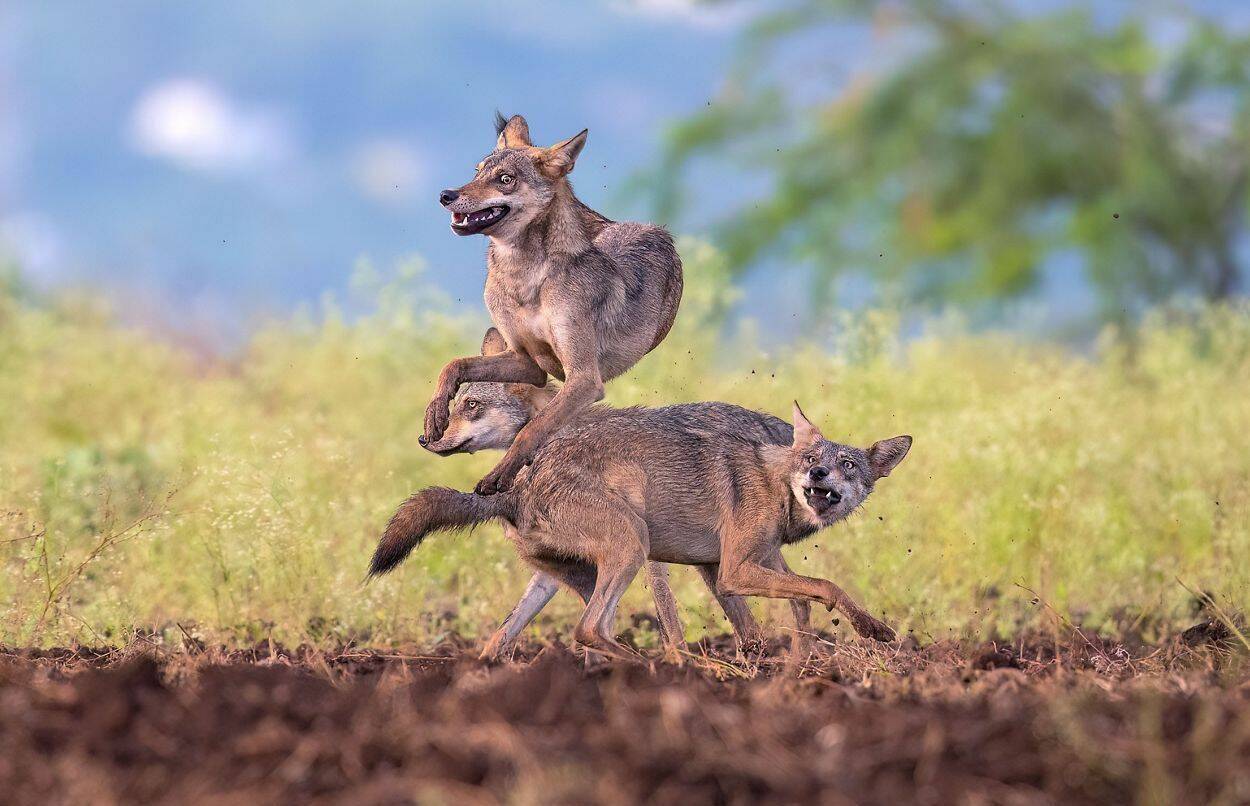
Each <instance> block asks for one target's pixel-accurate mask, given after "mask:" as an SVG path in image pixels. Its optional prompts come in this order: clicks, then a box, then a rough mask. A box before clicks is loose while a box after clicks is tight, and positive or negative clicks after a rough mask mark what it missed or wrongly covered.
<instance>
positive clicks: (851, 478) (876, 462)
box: [790, 402, 911, 527]
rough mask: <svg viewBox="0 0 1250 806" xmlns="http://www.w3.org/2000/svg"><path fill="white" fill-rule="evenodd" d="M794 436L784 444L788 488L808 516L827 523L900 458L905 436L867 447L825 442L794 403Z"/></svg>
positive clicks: (903, 453)
mask: <svg viewBox="0 0 1250 806" xmlns="http://www.w3.org/2000/svg"><path fill="white" fill-rule="evenodd" d="M793 419H794V441H793V443H792V444H791V446H790V458H791V468H790V490H791V491H792V492H793V494H794V497H795V499H797V500H798V502H799V505H800V507H801V508H803V510H804V511H806V512H807V514H808V517H809V518H811V519H812V521H813V522H814V523H815V524H816V525H818V526H820V527H824V526H828V525H829V524H831V523H834V522H835V521H839V520H841V519H843V518H845V517H846V516H847V515H850V514H851V513H852V512H854V511H855V508H856V507H858V506H859V505H860V504H862V503H864V499H865V498H867V497H868V494H869V493H871V492H872V488H873V485H875V484H876V483H877V481H878V480H880V479H882V478H885V477H886V476H888V475H890V471H891V470H893V469H894V468H895V467H897V466H898V463H899V462H901V461H903V457H904V456H906V455H907V451H908V450H909V449H910V448H911V437H908V436H902V437H894V438H892V439H884V440H881V441H880V442H874V443H873V444H872V447H870V448H867V449H861V448H853V447H851V446H850V445H839V444H838V443H836V442H830V441H829V440H827V439H825V437H824V436H823V435H822V434H821V433H820V429H818V428H817V427H816V426H814V425H812V423H811V421H810V420H808V419H807V417H806V416H804V414H803V410H802V409H801V408H799V404H798V403H797V402H796V403H795V404H794V415H793Z"/></svg>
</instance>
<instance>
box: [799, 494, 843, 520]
mask: <svg viewBox="0 0 1250 806" xmlns="http://www.w3.org/2000/svg"><path fill="white" fill-rule="evenodd" d="M803 498H804V499H805V500H806V501H807V505H808V506H809V507H811V508H812V509H813V510H815V512H816V514H817V515H824V514H825V513H826V512H828V511H829V510H831V509H833V508H834V507H836V506H837V505H838V503H839V502H841V500H842V494H841V493H839V492H838V491H837V490H826V489H824V488H823V487H804V488H803Z"/></svg>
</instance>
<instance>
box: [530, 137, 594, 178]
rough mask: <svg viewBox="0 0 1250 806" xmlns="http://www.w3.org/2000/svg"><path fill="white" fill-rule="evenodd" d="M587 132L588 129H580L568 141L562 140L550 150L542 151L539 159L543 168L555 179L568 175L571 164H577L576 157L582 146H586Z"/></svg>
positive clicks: (571, 168)
mask: <svg viewBox="0 0 1250 806" xmlns="http://www.w3.org/2000/svg"><path fill="white" fill-rule="evenodd" d="M589 131H590V130H589V129H582V130H581V131H580V132H578V133H577V134H575V135H573V136H572V137H570V138H569V139H567V140H562V141H560V142H559V143H556V144H555V145H553V146H552V147H551V148H545V149H543V153H542V155H541V156H540V157H539V160H540V162H541V164H542V165H543V167H545V168H547V170H548V171H550V172H551V173H552V174H554V175H555V176H557V177H559V176H564V175H565V174H567V173H570V172H571V171H572V170H573V164H574V163H575V162H577V155H578V154H580V153H582V146H584V145H586V135H587V133H589Z"/></svg>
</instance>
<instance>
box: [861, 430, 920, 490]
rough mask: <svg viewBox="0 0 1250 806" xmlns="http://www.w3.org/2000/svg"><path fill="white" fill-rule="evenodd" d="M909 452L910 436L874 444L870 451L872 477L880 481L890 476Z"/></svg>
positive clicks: (869, 462)
mask: <svg viewBox="0 0 1250 806" xmlns="http://www.w3.org/2000/svg"><path fill="white" fill-rule="evenodd" d="M909 450H911V437H908V436H902V437H894V438H893V439H883V440H881V441H880V442H874V443H872V447H871V448H869V449H868V464H869V465H871V466H872V475H873V476H875V477H876V478H878V479H881V478H885V477H886V476H888V475H890V471H891V470H893V469H894V468H896V467H898V463H899V462H901V461H903V457H904V456H906V455H907V452H908V451H909ZM874 480H875V479H874Z"/></svg>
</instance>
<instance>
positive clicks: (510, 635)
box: [478, 571, 560, 660]
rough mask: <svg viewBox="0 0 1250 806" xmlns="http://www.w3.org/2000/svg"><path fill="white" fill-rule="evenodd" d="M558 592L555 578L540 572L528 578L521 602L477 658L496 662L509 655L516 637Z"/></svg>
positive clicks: (558, 583)
mask: <svg viewBox="0 0 1250 806" xmlns="http://www.w3.org/2000/svg"><path fill="white" fill-rule="evenodd" d="M558 590H560V582H559V580H558V579H557V578H556V577H555V576H553V575H551V574H547V573H544V572H542V571H539V572H537V573H535V574H534V576H533V577H531V578H530V582H529V584H528V585H526V586H525V593H524V594H522V595H521V601H519V602H517V603H516V606H515V607H513V608H512V612H511V613H509V614H508V617H507V618H506V619H504V620H503V624H501V625H500V626H499V629H498V630H496V631H495V634H494V635H492V636H491V637H490V640H489V641H487V642H486V646H485V647H483V648H482V654H481V655H479V656H478V657H479V658H481V659H482V660H498V659H500V658H502V657H504V656H505V655H511V653H512V650H513V648H514V647H515V646H516V639H517V636H519V635H520V634H521V631H522V630H524V629H525V628H526V627H527V626H529V623H530V622H531V621H533V620H534V617H535V616H537V615H538V614H539V612H540V611H541V610H542V609H543V608H544V607H546V606H547V603H548V602H550V601H551V598H552V597H553V596H555V595H556V591H558Z"/></svg>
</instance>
